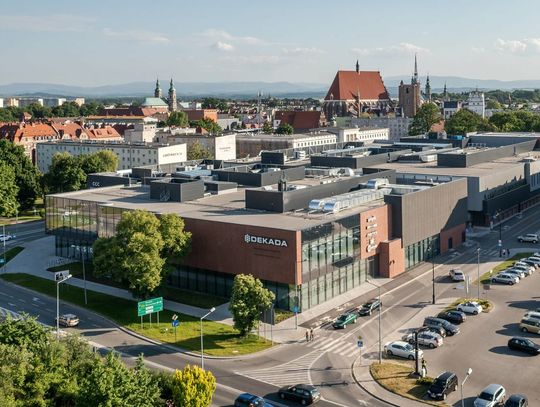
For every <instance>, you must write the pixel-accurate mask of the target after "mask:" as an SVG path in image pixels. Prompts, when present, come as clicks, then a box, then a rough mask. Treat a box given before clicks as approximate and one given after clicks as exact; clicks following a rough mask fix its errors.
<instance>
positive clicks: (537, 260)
mask: <svg viewBox="0 0 540 407" xmlns="http://www.w3.org/2000/svg"><path fill="white" fill-rule="evenodd" d="M527 261H529V262H531V263H534V265H535V266H536V267H540V257H536V256H531V257H529V258H527Z"/></svg>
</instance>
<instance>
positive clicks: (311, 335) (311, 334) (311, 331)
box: [309, 328, 313, 341]
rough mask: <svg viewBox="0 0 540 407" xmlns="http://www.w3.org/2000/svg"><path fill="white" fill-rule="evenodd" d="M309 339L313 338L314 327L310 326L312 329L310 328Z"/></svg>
mask: <svg viewBox="0 0 540 407" xmlns="http://www.w3.org/2000/svg"><path fill="white" fill-rule="evenodd" d="M309 340H310V341H312V340H313V328H310V330H309Z"/></svg>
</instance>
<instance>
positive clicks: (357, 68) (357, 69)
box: [356, 59, 360, 73]
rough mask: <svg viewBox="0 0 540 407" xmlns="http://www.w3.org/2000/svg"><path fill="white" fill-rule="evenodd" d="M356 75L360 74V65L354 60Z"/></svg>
mask: <svg viewBox="0 0 540 407" xmlns="http://www.w3.org/2000/svg"><path fill="white" fill-rule="evenodd" d="M356 73H360V64H359V63H358V59H357V60H356Z"/></svg>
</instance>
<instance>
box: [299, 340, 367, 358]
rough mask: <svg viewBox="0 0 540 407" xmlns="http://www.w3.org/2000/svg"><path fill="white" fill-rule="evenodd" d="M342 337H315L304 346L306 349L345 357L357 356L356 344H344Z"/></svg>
mask: <svg viewBox="0 0 540 407" xmlns="http://www.w3.org/2000/svg"><path fill="white" fill-rule="evenodd" d="M343 339H344V338H343V335H341V334H339V335H335V336H334V335H330V336H323V335H320V336H316V337H315V339H313V340H312V341H309V342H307V343H306V344H305V346H307V347H308V348H313V349H317V350H318V351H320V352H331V353H335V354H338V355H341V356H345V357H351V356H356V355H358V354H359V351H358V346H357V344H356V343H351V342H346V341H344V340H343Z"/></svg>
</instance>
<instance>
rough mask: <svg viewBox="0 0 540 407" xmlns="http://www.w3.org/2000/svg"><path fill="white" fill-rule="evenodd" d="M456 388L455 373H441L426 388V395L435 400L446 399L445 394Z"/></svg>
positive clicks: (456, 379)
mask: <svg viewBox="0 0 540 407" xmlns="http://www.w3.org/2000/svg"><path fill="white" fill-rule="evenodd" d="M457 388H458V378H457V376H456V374H455V373H452V372H444V373H441V374H440V375H439V376H437V378H436V379H435V380H434V381H433V383H432V384H431V386H430V387H429V389H428V391H427V392H428V396H429V397H431V398H432V399H435V400H446V396H448V394H450V393H451V392H453V391H456V390H457Z"/></svg>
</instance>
